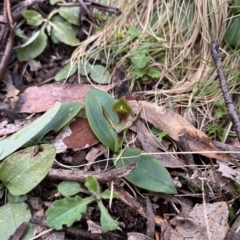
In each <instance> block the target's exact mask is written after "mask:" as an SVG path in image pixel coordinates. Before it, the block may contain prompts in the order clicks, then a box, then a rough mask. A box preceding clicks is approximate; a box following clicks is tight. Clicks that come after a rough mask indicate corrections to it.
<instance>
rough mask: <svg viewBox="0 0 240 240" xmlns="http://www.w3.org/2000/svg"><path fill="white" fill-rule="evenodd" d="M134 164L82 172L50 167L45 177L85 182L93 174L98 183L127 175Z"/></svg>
mask: <svg viewBox="0 0 240 240" xmlns="http://www.w3.org/2000/svg"><path fill="white" fill-rule="evenodd" d="M136 166H137V164H136V162H133V163H131V164H129V165H127V166H124V167H120V168H114V169H111V170H109V171H102V172H84V171H80V170H65V169H51V170H50V172H49V173H48V175H47V178H51V179H61V180H75V181H78V182H85V181H86V178H87V177H88V176H89V175H91V176H94V177H95V178H96V179H97V180H98V181H99V182H100V183H105V182H111V181H113V180H115V179H117V178H121V177H123V176H126V175H128V174H129V173H130V172H131V171H132V170H133V169H134V168H136Z"/></svg>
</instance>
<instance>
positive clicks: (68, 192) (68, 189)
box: [58, 181, 82, 197]
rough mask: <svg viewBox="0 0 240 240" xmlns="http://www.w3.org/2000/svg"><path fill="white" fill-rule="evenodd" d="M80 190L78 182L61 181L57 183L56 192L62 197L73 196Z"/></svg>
mask: <svg viewBox="0 0 240 240" xmlns="http://www.w3.org/2000/svg"><path fill="white" fill-rule="evenodd" d="M81 191H82V188H81V186H80V184H79V183H78V182H76V181H63V182H61V183H60V184H58V192H59V193H61V194H62V195H63V196H64V197H70V196H73V195H75V194H77V193H79V192H81Z"/></svg>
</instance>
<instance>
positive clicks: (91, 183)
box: [85, 176, 101, 195]
mask: <svg viewBox="0 0 240 240" xmlns="http://www.w3.org/2000/svg"><path fill="white" fill-rule="evenodd" d="M85 186H86V187H87V189H88V190H89V191H90V192H91V193H93V194H94V195H97V194H99V193H100V190H101V189H100V185H99V183H98V181H97V179H96V178H95V177H93V176H88V177H87V179H86V183H85Z"/></svg>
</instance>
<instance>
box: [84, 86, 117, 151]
mask: <svg viewBox="0 0 240 240" xmlns="http://www.w3.org/2000/svg"><path fill="white" fill-rule="evenodd" d="M114 103H115V100H114V99H113V98H112V97H111V96H110V95H109V94H108V93H106V92H104V91H101V90H98V89H91V90H89V91H88V92H87V95H86V98H85V104H86V115H87V118H88V122H89V125H90V127H91V129H92V131H93V132H94V134H95V135H96V136H97V138H98V139H99V140H100V141H101V142H102V143H103V144H104V145H105V146H107V147H109V148H110V149H111V150H112V151H113V152H117V151H118V150H119V147H120V146H119V140H118V136H117V133H116V131H115V130H114V129H113V128H112V127H111V125H109V123H108V121H107V120H106V118H105V117H104V114H103V111H102V107H104V108H105V109H106V111H107V112H108V114H109V115H110V117H111V119H112V120H113V121H115V122H117V121H118V118H117V115H116V114H115V113H114V112H113V111H112V106H113V104H114Z"/></svg>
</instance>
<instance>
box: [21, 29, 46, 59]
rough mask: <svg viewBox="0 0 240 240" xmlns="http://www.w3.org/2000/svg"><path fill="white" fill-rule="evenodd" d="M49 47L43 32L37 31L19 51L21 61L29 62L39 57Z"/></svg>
mask: <svg viewBox="0 0 240 240" xmlns="http://www.w3.org/2000/svg"><path fill="white" fill-rule="evenodd" d="M46 46H47V36H46V34H45V33H44V31H43V30H40V31H37V32H36V33H35V34H34V36H33V37H32V38H31V39H29V40H28V41H27V42H26V43H25V44H24V45H22V47H21V48H19V49H18V50H17V57H18V60H19V61H21V62H22V61H28V60H30V59H34V58H36V57H37V56H39V55H40V54H41V53H42V52H43V51H44V49H45V48H46Z"/></svg>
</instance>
